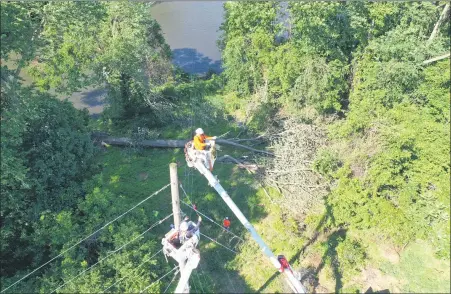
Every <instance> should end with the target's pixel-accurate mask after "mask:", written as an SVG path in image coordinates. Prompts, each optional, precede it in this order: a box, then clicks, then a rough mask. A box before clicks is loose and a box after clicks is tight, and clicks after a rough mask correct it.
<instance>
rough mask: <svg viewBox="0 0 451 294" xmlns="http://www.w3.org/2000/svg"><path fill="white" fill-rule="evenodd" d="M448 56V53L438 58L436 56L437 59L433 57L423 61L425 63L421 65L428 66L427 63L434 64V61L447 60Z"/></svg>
mask: <svg viewBox="0 0 451 294" xmlns="http://www.w3.org/2000/svg"><path fill="white" fill-rule="evenodd" d="M449 55H450V54H449V53H446V54H444V55H440V56H437V57H434V58H431V59H428V60H425V61H423V64H424V65H426V64H429V63H432V62H435V61H439V60H442V59H445V58H448V57H449Z"/></svg>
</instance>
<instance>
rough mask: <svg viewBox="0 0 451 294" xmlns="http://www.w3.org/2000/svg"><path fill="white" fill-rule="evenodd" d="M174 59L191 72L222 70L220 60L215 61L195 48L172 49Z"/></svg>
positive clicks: (178, 64) (204, 72) (182, 67)
mask: <svg viewBox="0 0 451 294" xmlns="http://www.w3.org/2000/svg"><path fill="white" fill-rule="evenodd" d="M172 61H173V63H174V64H175V65H177V66H178V67H180V68H181V69H183V70H184V71H185V72H188V73H191V74H206V73H207V72H209V71H210V72H211V71H213V72H215V73H220V72H222V67H221V61H220V60H216V61H213V60H212V59H211V58H209V57H207V56H205V55H203V54H202V53H199V52H198V51H197V50H196V49H194V48H181V49H174V50H172Z"/></svg>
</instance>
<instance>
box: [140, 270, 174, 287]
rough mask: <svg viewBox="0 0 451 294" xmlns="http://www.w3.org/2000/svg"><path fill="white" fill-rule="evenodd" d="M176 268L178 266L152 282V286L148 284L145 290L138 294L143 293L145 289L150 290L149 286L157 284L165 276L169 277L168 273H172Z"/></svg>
mask: <svg viewBox="0 0 451 294" xmlns="http://www.w3.org/2000/svg"><path fill="white" fill-rule="evenodd" d="M176 268H178V266H175V267H174V268H173V269H171V270H170V271H169V272H167V273H166V274H164V275H163V276H162V277H160V278H159V279H158V280H156V281H155V282H153V283H152V284H150V285H149V286H147V287H146V288H144V289H142V290H141V291H140V292H139V293H143V292H144V291H146V290H147V289H149V288H150V286H152V285H153V284H155V283H157V282H159V281H160V280H162V279H163V278H164V277H166V276H167V275H169V274H170V273H172V272H173V271H174V270H175V269H176Z"/></svg>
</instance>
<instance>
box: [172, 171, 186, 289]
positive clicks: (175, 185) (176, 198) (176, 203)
mask: <svg viewBox="0 0 451 294" xmlns="http://www.w3.org/2000/svg"><path fill="white" fill-rule="evenodd" d="M169 176H170V179H171V196H172V212H173V215H174V226H175V230H176V231H178V230H179V228H180V218H181V211H180V194H179V179H178V175H177V163H175V162H173V163H170V164H169ZM185 265H186V258H184V259H182V260H180V261H179V269H180V275H181V276H182V277H184V276H185V275H184V271H185ZM188 278H189V276H188ZM188 278H187V279H186V283H183V285H181V287H177V291H179V293H189V286H188Z"/></svg>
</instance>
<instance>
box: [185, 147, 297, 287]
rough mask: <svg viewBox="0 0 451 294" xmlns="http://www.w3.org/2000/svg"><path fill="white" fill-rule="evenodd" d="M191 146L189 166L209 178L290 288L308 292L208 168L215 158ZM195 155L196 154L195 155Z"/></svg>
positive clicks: (188, 154)
mask: <svg viewBox="0 0 451 294" xmlns="http://www.w3.org/2000/svg"><path fill="white" fill-rule="evenodd" d="M213 146H214V145H213ZM190 148H192V147H191V146H189V143H188V144H187V149H185V152H186V159H187V161H188V165H189V166H193V167H195V168H196V169H197V170H198V171H199V172H200V173H201V174H202V175H203V176H204V177H205V178H206V179H207V180H208V183H209V184H210V186H212V187H213V188H214V189H215V190H216V192H218V194H219V195H220V196H221V198H222V199H223V200H224V202H225V203H226V204H227V205H228V206H229V208H230V209H231V210H232V211H233V213H234V214H235V215H236V217H237V218H238V219H239V220H240V222H241V223H242V224H243V226H244V227H245V228H246V229H247V230H248V231H249V233H250V234H251V236H252V238H253V239H254V240H255V242H257V244H258V245H259V246H260V248H261V250H262V252H263V253H264V254H265V255H266V256H267V257H268V258H269V260H270V261H271V263H272V264H273V265H274V267H275V268H276V269H277V270H279V271H281V272H283V274H284V275H285V277H286V280H287V282H288V284H289V286H290V288H291V289H292V290H293V291H294V292H295V293H306V289H305V288H304V286H303V285H302V284H301V282H300V281H299V280H298V279H297V278H296V277H295V276H294V274H293V272H292V271H291V270H283V269H282V265H281V264H280V262H279V260H278V259H277V258H276V256H275V255H274V253H273V252H272V251H271V249H270V248H269V247H268V245H266V243H265V241H263V239H262V238H261V237H260V235H259V234H258V233H257V231H256V230H255V228H254V227H253V226H252V224H251V223H250V222H249V221H248V220H247V218H246V217H245V216H244V214H243V213H242V212H241V210H240V209H239V208H238V206H236V204H235V202H233V200H232V198H230V196H229V195H228V194H227V192H226V190H224V188H223V187H222V186H221V184H220V183H219V180H218V179H217V178H216V177H215V176H214V175H213V174H212V173H211V172H210V170H211V165H210V164H209V165H207V166H209V168H207V167H206V166H205V165H206V164H205V163H207V162H214V158H210V159H207V160H204V162H203V161H202V160H201V159H200V158H199V157H197V156H195V151H194V152H193V150H192V149H191V150H190ZM193 155H194V156H193ZM206 156H211V154H208V153H206Z"/></svg>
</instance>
